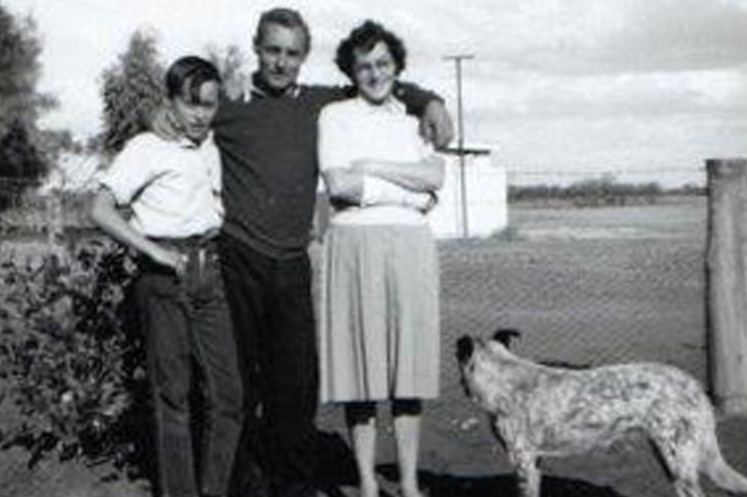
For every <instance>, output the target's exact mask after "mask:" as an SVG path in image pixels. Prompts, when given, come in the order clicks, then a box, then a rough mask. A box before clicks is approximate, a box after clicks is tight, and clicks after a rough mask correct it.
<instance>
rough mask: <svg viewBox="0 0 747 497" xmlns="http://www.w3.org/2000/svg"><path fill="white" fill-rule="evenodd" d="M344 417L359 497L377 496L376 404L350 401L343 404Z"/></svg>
mask: <svg viewBox="0 0 747 497" xmlns="http://www.w3.org/2000/svg"><path fill="white" fill-rule="evenodd" d="M345 417H346V420H347V424H348V429H349V430H350V438H351V439H352V440H353V451H354V452H355V462H356V464H357V466H358V475H359V477H360V487H361V497H378V495H379V484H378V483H377V481H376V470H375V463H376V404H374V403H373V402H351V403H349V404H347V405H346V406H345Z"/></svg>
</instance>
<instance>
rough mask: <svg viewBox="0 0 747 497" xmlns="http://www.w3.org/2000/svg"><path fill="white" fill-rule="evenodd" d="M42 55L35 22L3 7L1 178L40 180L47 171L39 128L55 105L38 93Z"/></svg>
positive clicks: (0, 19) (0, 31)
mask: <svg viewBox="0 0 747 497" xmlns="http://www.w3.org/2000/svg"><path fill="white" fill-rule="evenodd" d="M40 53H41V42H40V41H39V39H38V37H37V34H36V25H35V24H34V21H33V19H31V18H24V19H20V20H19V19H16V18H15V17H13V16H12V15H11V14H10V12H8V11H7V10H6V9H5V8H4V7H3V6H2V5H0V75H2V76H1V77H0V177H11V178H31V179H38V178H39V176H41V175H42V174H43V173H44V171H45V170H46V166H45V164H44V159H43V156H42V154H40V152H39V147H38V143H37V138H38V136H39V130H38V128H37V126H36V124H37V120H38V119H39V117H40V115H41V114H42V113H43V112H44V111H46V110H49V109H50V108H52V107H54V105H55V104H56V102H55V99H54V98H53V97H51V96H50V95H48V94H44V93H40V92H38V91H37V90H36V85H37V82H38V80H39V76H40V71H41V66H40V64H39V54H40Z"/></svg>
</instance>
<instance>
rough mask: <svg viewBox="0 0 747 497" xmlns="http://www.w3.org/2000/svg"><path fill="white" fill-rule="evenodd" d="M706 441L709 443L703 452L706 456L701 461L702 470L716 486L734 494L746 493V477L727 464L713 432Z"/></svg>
mask: <svg viewBox="0 0 747 497" xmlns="http://www.w3.org/2000/svg"><path fill="white" fill-rule="evenodd" d="M709 438H712V440H709V441H708V442H707V443H708V445H711V447H708V450H706V451H705V452H704V453H705V454H706V457H705V458H704V459H703V461H702V470H703V472H704V473H705V474H706V475H708V477H709V478H710V479H711V481H712V482H713V483H714V484H715V485H716V486H717V487H720V488H722V489H723V490H726V491H727V492H732V493H736V494H747V477H745V476H744V475H742V474H741V473H739V472H738V471H737V470H735V469H734V468H732V467H731V466H729V464H728V463H727V462H726V460H724V456H723V455H722V454H721V450H720V449H719V447H718V441H717V440H716V436H715V434H713V436H712V437H709Z"/></svg>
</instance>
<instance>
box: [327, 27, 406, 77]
mask: <svg viewBox="0 0 747 497" xmlns="http://www.w3.org/2000/svg"><path fill="white" fill-rule="evenodd" d="M379 42H384V43H385V44H386V46H387V47H388V48H389V53H391V54H392V58H393V59H394V64H395V66H396V71H397V74H399V73H401V72H402V71H404V69H405V64H406V60H407V50H406V49H405V44H404V43H403V42H402V40H401V39H400V38H399V37H398V36H397V35H395V34H394V33H392V32H391V31H389V30H388V29H386V28H385V27H384V26H382V25H381V24H379V23H378V22H375V21H372V20H370V19H368V20H366V21H365V22H364V23H363V24H361V25H360V26H358V27H357V28H355V29H353V31H351V32H350V35H348V37H347V38H345V39H343V40H342V41H341V42H340V44H339V45H338V46H337V56H336V57H335V63H336V64H337V67H339V68H340V70H341V71H342V72H343V73H344V74H345V75H346V76H347V77H348V78H350V80H351V81H355V78H354V76H355V74H354V73H353V62H354V61H355V51H356V50H362V51H363V52H369V51H371V50H372V49H373V47H374V46H376V44H377V43H379Z"/></svg>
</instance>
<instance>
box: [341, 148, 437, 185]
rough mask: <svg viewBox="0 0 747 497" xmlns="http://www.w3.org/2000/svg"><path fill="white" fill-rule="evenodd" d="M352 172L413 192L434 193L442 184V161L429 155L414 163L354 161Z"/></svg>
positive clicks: (435, 156)
mask: <svg viewBox="0 0 747 497" xmlns="http://www.w3.org/2000/svg"><path fill="white" fill-rule="evenodd" d="M352 169H353V171H356V172H358V173H360V174H363V175H368V176H374V177H377V178H380V179H383V180H386V181H389V182H391V183H394V184H396V185H398V186H401V187H402V188H406V189H408V190H411V191H413V192H423V193H425V192H435V191H437V190H439V189H441V186H443V182H444V161H443V159H442V158H441V157H438V156H437V155H430V156H428V157H425V158H423V159H421V160H419V161H415V162H402V161H383V160H369V159H362V160H356V161H354V162H353V164H352Z"/></svg>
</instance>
